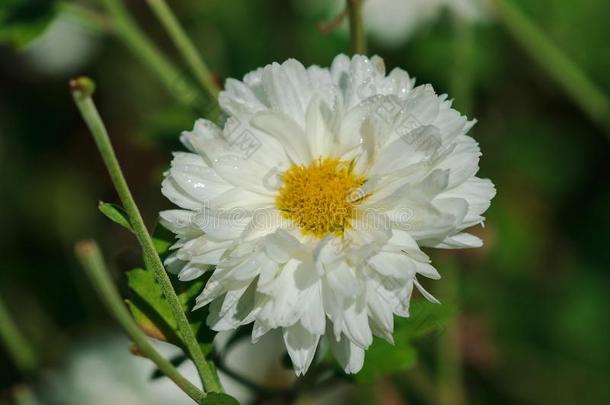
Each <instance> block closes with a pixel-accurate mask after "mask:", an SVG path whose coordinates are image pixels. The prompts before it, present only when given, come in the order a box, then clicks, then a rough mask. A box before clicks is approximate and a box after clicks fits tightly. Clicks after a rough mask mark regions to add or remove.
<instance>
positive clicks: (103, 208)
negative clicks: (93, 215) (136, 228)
mask: <svg viewBox="0 0 610 405" xmlns="http://www.w3.org/2000/svg"><path fill="white" fill-rule="evenodd" d="M97 208H98V209H99V210H100V212H101V213H102V214H104V215H105V216H106V217H108V218H109V219H110V220H111V221H113V222H115V223H117V224H119V225H121V226H122V227H124V228H126V229H128V230H129V231H131V232H133V228H132V227H131V223H130V222H129V216H128V215H127V213H126V212H125V210H124V209H123V207H121V206H119V205H116V204H111V203H105V202H103V201H100V202H99V204H98V205H97Z"/></svg>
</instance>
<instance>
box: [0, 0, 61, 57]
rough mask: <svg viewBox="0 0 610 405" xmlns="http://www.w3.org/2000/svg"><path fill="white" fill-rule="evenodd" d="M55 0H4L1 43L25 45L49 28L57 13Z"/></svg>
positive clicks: (0, 8)
mask: <svg viewBox="0 0 610 405" xmlns="http://www.w3.org/2000/svg"><path fill="white" fill-rule="evenodd" d="M55 5H56V1H55V0H2V1H1V2H0V43H1V42H8V43H9V44H11V45H13V46H16V47H23V46H25V45H26V44H28V43H29V42H30V41H32V40H33V39H35V38H36V37H38V36H39V35H40V34H42V33H43V32H44V30H45V29H46V28H47V25H48V24H49V23H50V22H51V21H52V20H53V17H54V15H55Z"/></svg>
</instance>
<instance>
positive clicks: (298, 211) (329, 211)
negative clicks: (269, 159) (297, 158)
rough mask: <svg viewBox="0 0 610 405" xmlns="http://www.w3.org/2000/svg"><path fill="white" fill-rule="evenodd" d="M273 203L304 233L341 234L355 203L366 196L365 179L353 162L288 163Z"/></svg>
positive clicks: (347, 223) (352, 215) (320, 234)
mask: <svg viewBox="0 0 610 405" xmlns="http://www.w3.org/2000/svg"><path fill="white" fill-rule="evenodd" d="M281 178H282V181H283V185H282V187H281V188H280V190H279V194H278V196H277V198H276V200H275V205H276V206H277V208H278V209H279V210H280V212H281V213H282V215H283V216H284V218H287V219H290V220H291V221H292V222H293V223H295V224H296V225H298V226H299V228H300V229H301V231H302V232H303V233H304V234H307V235H314V236H317V237H319V238H322V237H324V236H326V235H328V234H335V235H337V236H341V235H342V234H343V232H344V230H345V229H349V227H350V226H351V219H352V218H354V215H355V206H356V205H358V204H359V203H361V202H362V200H364V198H366V195H361V192H360V186H362V185H363V184H364V183H365V181H366V179H365V178H364V177H362V176H358V175H357V174H355V173H354V172H353V162H343V161H341V160H338V159H321V158H320V159H317V160H314V161H313V162H311V163H310V164H309V165H308V166H305V165H292V166H291V167H290V168H289V169H288V170H286V171H285V172H284V173H282V176H281Z"/></svg>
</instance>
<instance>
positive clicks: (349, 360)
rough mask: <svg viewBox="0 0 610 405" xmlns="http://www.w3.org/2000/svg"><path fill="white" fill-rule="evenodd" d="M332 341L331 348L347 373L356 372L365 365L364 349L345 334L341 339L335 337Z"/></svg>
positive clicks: (330, 339)
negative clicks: (337, 339)
mask: <svg viewBox="0 0 610 405" xmlns="http://www.w3.org/2000/svg"><path fill="white" fill-rule="evenodd" d="M328 340H329V341H330V348H331V350H332V352H333V354H334V355H335V358H336V359H337V361H338V362H339V364H341V366H342V367H343V369H344V370H345V372H346V373H347V374H355V373H357V372H358V371H360V369H362V366H363V365H364V350H363V349H362V348H360V347H358V346H356V345H355V344H353V343H352V342H350V340H349V339H347V338H346V337H345V336H343V337H342V338H341V340H340V341H338V342H337V341H336V340H335V339H333V338H329V339H328Z"/></svg>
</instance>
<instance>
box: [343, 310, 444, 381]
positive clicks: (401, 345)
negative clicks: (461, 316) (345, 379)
mask: <svg viewBox="0 0 610 405" xmlns="http://www.w3.org/2000/svg"><path fill="white" fill-rule="evenodd" d="M409 312H410V317H409V318H395V326H394V345H392V344H390V343H388V342H386V341H385V340H382V339H378V338H375V340H374V341H373V344H372V345H371V347H370V348H369V349H368V350H367V352H366V359H365V362H364V367H363V368H362V370H361V371H360V372H359V373H358V374H356V375H355V376H354V379H355V380H356V381H357V382H359V383H370V382H373V381H375V380H376V379H377V378H379V377H382V376H384V375H389V374H393V373H397V372H399V371H403V370H408V369H409V368H411V367H413V366H414V365H415V364H416V362H417V350H416V349H415V347H414V346H413V343H414V341H415V340H416V339H418V338H421V337H423V336H425V335H427V334H430V333H432V332H434V331H438V330H439V329H442V328H443V327H444V325H445V323H446V322H447V321H448V320H449V319H450V318H451V317H452V316H453V315H454V314H455V309H454V308H453V307H452V306H451V305H448V304H433V303H431V302H428V301H425V300H416V301H413V302H412V303H411V307H410V310H409Z"/></svg>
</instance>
